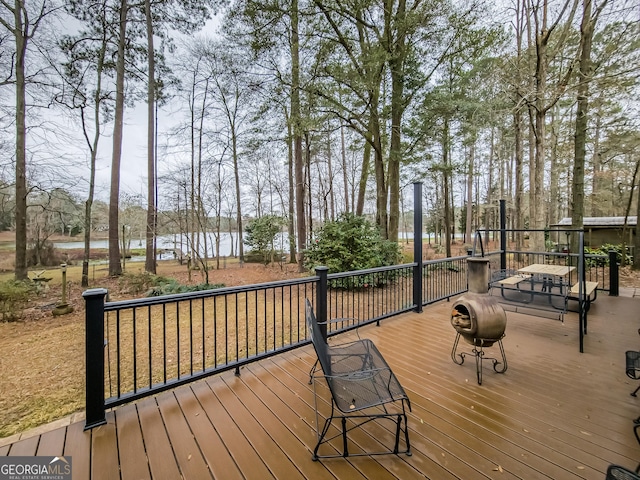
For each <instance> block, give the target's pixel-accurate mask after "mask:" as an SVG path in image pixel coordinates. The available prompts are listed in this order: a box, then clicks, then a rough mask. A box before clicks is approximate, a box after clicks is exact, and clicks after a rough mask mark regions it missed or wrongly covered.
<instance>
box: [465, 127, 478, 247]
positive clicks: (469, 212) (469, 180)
mask: <svg viewBox="0 0 640 480" xmlns="http://www.w3.org/2000/svg"><path fill="white" fill-rule="evenodd" d="M475 154H476V139H475V134H472V139H471V142H470V144H469V170H468V174H467V212H466V219H465V230H464V235H465V241H466V242H467V243H471V228H472V221H473V177H474V175H475V172H474V163H475Z"/></svg>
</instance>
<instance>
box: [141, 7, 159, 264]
mask: <svg viewBox="0 0 640 480" xmlns="http://www.w3.org/2000/svg"><path fill="white" fill-rule="evenodd" d="M144 13H145V23H146V27H147V56H148V78H147V177H148V178H147V231H146V254H145V263H144V268H145V270H146V271H147V272H149V273H154V274H155V273H156V252H155V250H156V249H155V244H156V201H155V198H156V184H155V177H156V174H155V171H156V170H155V163H156V162H155V161H156V156H155V133H156V130H155V103H156V102H155V91H156V74H155V68H156V67H155V48H154V46H153V21H152V18H151V0H145V2H144Z"/></svg>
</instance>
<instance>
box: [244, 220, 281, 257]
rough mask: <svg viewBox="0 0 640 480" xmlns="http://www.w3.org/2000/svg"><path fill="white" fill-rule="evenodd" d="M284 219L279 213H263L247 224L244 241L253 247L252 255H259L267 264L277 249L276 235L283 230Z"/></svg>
mask: <svg viewBox="0 0 640 480" xmlns="http://www.w3.org/2000/svg"><path fill="white" fill-rule="evenodd" d="M283 225H284V220H283V219H282V217H278V216H277V215H263V216H262V217H259V218H256V219H254V220H252V221H251V223H249V225H247V227H246V228H245V232H246V233H247V235H246V237H245V238H244V243H245V245H247V246H248V247H249V248H251V256H254V255H256V256H259V257H261V258H262V262H263V263H264V264H265V265H266V264H268V263H269V262H270V261H271V258H272V257H273V256H274V255H275V253H276V251H275V249H274V247H273V242H274V241H275V238H276V235H277V234H278V233H279V232H281V231H282V226H283Z"/></svg>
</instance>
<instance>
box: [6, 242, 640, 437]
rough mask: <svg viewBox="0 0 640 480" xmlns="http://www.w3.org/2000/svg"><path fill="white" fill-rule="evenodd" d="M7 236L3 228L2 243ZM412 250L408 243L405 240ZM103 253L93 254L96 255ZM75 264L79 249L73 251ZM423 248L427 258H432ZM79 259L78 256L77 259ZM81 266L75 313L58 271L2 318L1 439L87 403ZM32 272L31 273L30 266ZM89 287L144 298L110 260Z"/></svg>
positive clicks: (246, 270)
mask: <svg viewBox="0 0 640 480" xmlns="http://www.w3.org/2000/svg"><path fill="white" fill-rule="evenodd" d="M3 240H6V239H4V238H3V234H0V245H2V241H3ZM406 247H407V249H408V251H409V252H410V251H411V248H412V247H411V246H410V245H407V246H406ZM99 253H104V252H96V254H99ZM458 253H460V254H462V253H461V252H458ZM68 254H69V259H70V261H71V263H72V264H73V263H74V260H73V259H74V258H75V257H77V255H79V252H71V251H69V252H68ZM434 256H438V255H434V254H433V252H426V257H425V258H433V257H434ZM78 264H79V262H78ZM143 268H144V265H143V264H142V263H141V262H139V263H128V264H127V266H126V271H127V273H140V272H142V271H143ZM2 271H5V274H4V275H3V274H1V273H0V280H6V279H9V278H13V252H12V251H10V249H6V248H5V249H1V248H0V272H2ZM80 274H81V271H80V267H79V266H70V267H69V271H68V277H67V281H68V282H67V283H68V299H69V304H70V305H71V306H73V308H74V311H73V312H72V313H70V314H67V315H64V316H57V317H54V316H53V315H52V313H51V311H52V309H53V307H54V306H55V305H56V302H58V301H59V299H60V298H61V291H62V280H61V273H60V270H59V269H52V270H48V271H46V272H44V273H43V274H42V276H44V277H48V278H51V280H50V281H49V282H47V286H46V288H44V289H43V290H42V291H41V292H40V293H39V294H38V295H36V296H34V298H32V299H31V301H30V303H29V305H28V307H27V308H26V309H25V310H24V312H23V316H22V318H21V319H20V320H19V321H15V322H1V321H0V438H1V437H5V436H9V435H13V434H15V433H19V432H22V431H25V430H27V429H30V428H32V427H35V426H39V425H42V424H45V423H48V422H51V421H53V420H56V419H59V418H63V417H65V416H68V415H70V414H72V413H74V412H78V411H81V410H82V409H83V408H84V374H83V373H82V372H84V301H83V300H82V292H83V291H84V289H83V288H82V287H81V286H80ZM158 274H159V275H163V276H167V277H172V278H175V279H177V280H178V281H179V282H180V283H183V284H189V283H191V284H197V283H202V282H203V281H204V279H203V276H202V274H201V273H200V272H197V271H194V272H192V273H191V278H189V272H188V270H187V267H186V265H180V264H179V263H178V262H177V261H175V260H168V261H162V262H160V263H159V265H158ZM299 275H300V274H299V273H297V267H296V266H295V265H292V264H284V265H279V264H275V265H270V266H264V265H257V264H244V265H242V266H241V265H239V264H238V263H237V261H228V262H227V263H226V264H224V263H221V265H220V269H214V270H211V271H210V277H209V282H210V283H223V284H225V285H226V286H236V285H245V284H255V283H262V282H268V281H275V280H282V279H287V278H294V277H297V276H299ZM30 276H33V271H30ZM620 280H621V282H620V283H621V286H626V287H637V288H640V274H639V273H636V272H632V271H631V270H629V269H628V268H626V269H623V270H622V272H621V278H620ZM90 282H91V285H90V287H91V288H96V287H103V288H107V289H108V290H109V294H110V299H111V300H119V299H125V298H131V297H135V296H141V295H140V294H134V293H132V292H131V291H130V289H128V288H127V287H126V286H125V285H123V282H122V281H119V280H118V279H113V278H109V277H108V270H107V266H106V265H99V266H96V267H92V268H91V270H90Z"/></svg>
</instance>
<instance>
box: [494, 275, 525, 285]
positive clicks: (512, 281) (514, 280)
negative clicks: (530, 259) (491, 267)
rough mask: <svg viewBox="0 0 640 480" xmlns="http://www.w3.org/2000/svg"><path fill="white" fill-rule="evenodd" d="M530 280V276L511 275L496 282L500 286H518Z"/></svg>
mask: <svg viewBox="0 0 640 480" xmlns="http://www.w3.org/2000/svg"><path fill="white" fill-rule="evenodd" d="M530 278H531V276H530V275H513V276H512V277H507V278H503V279H502V280H498V283H499V284H500V285H518V284H519V283H520V282H522V281H523V280H529V279H530Z"/></svg>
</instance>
